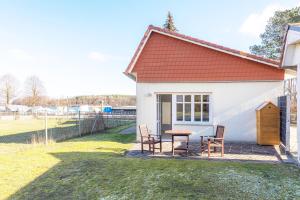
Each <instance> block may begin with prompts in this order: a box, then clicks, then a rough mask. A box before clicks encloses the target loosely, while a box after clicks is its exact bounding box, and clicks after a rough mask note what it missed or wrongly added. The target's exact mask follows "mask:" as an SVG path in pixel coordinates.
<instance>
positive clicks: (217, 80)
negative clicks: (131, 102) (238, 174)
mask: <svg viewBox="0 0 300 200" xmlns="http://www.w3.org/2000/svg"><path fill="white" fill-rule="evenodd" d="M279 64H280V63H279V62H277V61H274V60H270V59H265V58H262V57H258V56H255V55H251V54H248V53H245V52H241V51H237V50H234V49H230V48H227V47H223V46H220V45H217V44H213V43H210V42H207V41H203V40H199V39H196V38H192V37H189V36H185V35H182V34H179V33H176V32H170V31H168V30H165V29H161V28H158V27H154V26H149V28H148V30H147V31H146V33H145V35H144V37H143V39H142V40H141V42H140V44H139V46H138V48H137V50H136V53H135V54H134V56H133V58H132V60H131V62H130V64H129V66H128V67H127V69H126V71H125V72H124V73H125V74H126V75H127V76H129V77H130V78H131V79H133V80H134V81H136V96H137V125H139V124H147V125H148V127H149V129H150V130H151V131H152V132H157V133H159V134H164V131H165V130H168V129H189V130H192V131H193V134H192V136H191V139H192V140H199V139H200V137H199V136H200V135H214V131H215V130H214V127H215V125H217V124H221V125H224V126H225V128H226V129H225V140H226V141H243V142H253V143H255V142H256V114H255V109H256V108H257V107H258V106H260V105H261V104H262V103H264V102H265V101H271V102H273V103H274V104H277V97H278V96H281V95H283V80H284V78H285V75H286V71H285V70H284V69H281V68H280V65H279ZM137 130H138V129H137ZM137 136H138V134H137ZM137 139H139V136H138V137H137Z"/></svg>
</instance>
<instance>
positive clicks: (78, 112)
mask: <svg viewBox="0 0 300 200" xmlns="http://www.w3.org/2000/svg"><path fill="white" fill-rule="evenodd" d="M78 131H79V136H80V137H81V132H80V131H81V130H80V110H79V111H78Z"/></svg>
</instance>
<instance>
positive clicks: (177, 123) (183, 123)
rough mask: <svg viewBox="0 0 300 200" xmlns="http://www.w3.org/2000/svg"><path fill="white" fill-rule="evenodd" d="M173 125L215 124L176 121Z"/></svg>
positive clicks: (209, 123) (210, 124)
mask: <svg viewBox="0 0 300 200" xmlns="http://www.w3.org/2000/svg"><path fill="white" fill-rule="evenodd" d="M173 125H187V126H213V124H212V123H211V122H207V123H203V122H202V123H199V122H174V124H173Z"/></svg>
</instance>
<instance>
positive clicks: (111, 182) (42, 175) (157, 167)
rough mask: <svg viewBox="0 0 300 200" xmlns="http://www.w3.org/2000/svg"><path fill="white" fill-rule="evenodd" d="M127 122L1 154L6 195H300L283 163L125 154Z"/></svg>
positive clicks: (292, 171) (298, 172)
mask: <svg viewBox="0 0 300 200" xmlns="http://www.w3.org/2000/svg"><path fill="white" fill-rule="evenodd" d="M124 128H125V127H122V128H115V129H111V130H109V131H108V132H109V133H104V134H95V135H89V136H86V137H82V138H76V139H72V140H68V141H65V142H60V143H54V144H50V145H48V146H36V147H34V148H30V149H26V150H24V151H19V152H12V153H7V154H3V155H2V154H0V177H1V179H0V195H1V197H0V198H1V199H5V198H9V199H174V198H175V199H297V198H298V199H299V198H300V179H299V177H300V169H299V168H296V167H294V166H292V165H284V164H257V163H240V162H212V161H199V160H176V159H140V158H126V157H124V156H123V153H124V152H125V151H126V150H127V149H128V148H130V147H131V145H132V141H134V139H135V135H134V134H129V135H120V134H118V133H117V132H118V131H119V130H121V129H124Z"/></svg>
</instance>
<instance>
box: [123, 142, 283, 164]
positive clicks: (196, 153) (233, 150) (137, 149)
mask: <svg viewBox="0 0 300 200" xmlns="http://www.w3.org/2000/svg"><path fill="white" fill-rule="evenodd" d="M181 145H183V143H181V142H175V147H179V146H181ZM162 146H163V150H162V153H160V152H159V150H158V149H157V150H156V152H155V154H154V155H153V154H152V153H150V152H148V151H144V153H143V154H142V153H141V144H140V143H135V144H134V146H133V147H132V148H131V149H130V150H129V151H128V152H127V153H126V156H128V157H140V158H173V156H172V151H171V150H172V148H171V146H172V144H171V142H163V143H162ZM157 147H159V144H157ZM144 149H146V150H147V149H148V146H147V145H144ZM224 151H225V154H224V157H221V153H220V152H219V151H218V152H216V153H211V156H210V158H209V160H224V161H245V162H266V163H281V162H282V160H281V157H280V155H279V154H278V152H277V151H276V148H275V147H274V146H260V145H256V144H243V143H226V144H225V150H224ZM174 158H182V159H206V160H207V159H208V157H207V152H204V153H203V154H202V155H201V154H200V144H199V143H195V142H192V143H190V144H189V154H188V156H186V153H185V152H175V156H174Z"/></svg>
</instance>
